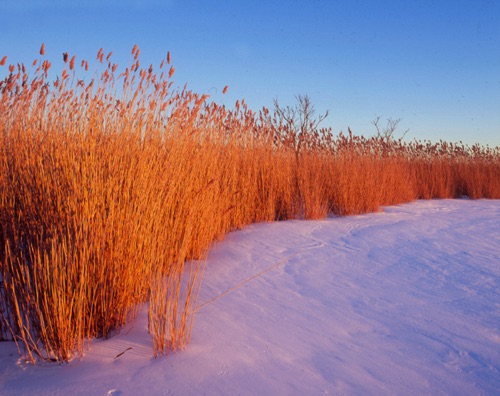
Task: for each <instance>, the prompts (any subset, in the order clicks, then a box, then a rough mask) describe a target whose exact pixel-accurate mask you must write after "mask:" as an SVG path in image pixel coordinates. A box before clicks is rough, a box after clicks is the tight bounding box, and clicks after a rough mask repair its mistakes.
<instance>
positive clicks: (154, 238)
mask: <svg viewBox="0 0 500 396" xmlns="http://www.w3.org/2000/svg"><path fill="white" fill-rule="evenodd" d="M139 54H140V50H139V48H138V47H137V46H135V47H134V48H133V50H132V66H130V67H128V68H125V69H124V70H122V71H118V65H116V64H114V63H113V62H112V55H111V53H110V54H107V56H105V54H104V51H103V50H100V51H99V52H98V54H97V62H96V64H97V66H96V67H97V68H98V72H97V73H92V74H89V72H88V69H89V63H88V62H87V61H85V60H82V61H79V62H77V61H76V57H75V56H71V55H69V54H67V53H65V54H63V57H62V61H61V62H62V64H63V66H64V68H63V70H62V72H61V73H60V75H58V76H57V77H56V78H55V79H54V78H52V79H51V78H50V69H51V63H50V62H49V61H48V60H46V59H44V46H42V48H41V50H40V58H38V59H37V60H35V61H34V62H33V64H32V66H31V67H29V68H27V67H25V65H22V64H19V65H9V66H7V65H6V59H7V58H6V57H4V58H2V59H1V60H0V66H2V69H3V70H4V71H6V73H5V75H6V77H5V78H4V79H3V80H2V81H0V94H1V97H0V131H1V132H0V221H1V226H0V338H1V339H11V340H14V341H15V342H16V343H17V345H18V348H19V350H20V353H22V354H23V355H24V356H25V357H26V359H27V360H30V361H32V362H36V361H37V360H44V361H56V362H66V361H69V360H70V359H72V358H73V357H75V356H79V355H81V354H83V352H84V349H85V343H86V341H87V340H89V339H92V338H94V337H109V336H110V335H112V334H113V332H115V331H117V330H119V329H120V328H121V327H122V326H123V325H124V324H125V323H127V322H128V321H129V320H131V319H133V318H134V316H135V313H136V310H137V307H138V306H139V305H140V304H141V303H145V302H148V303H149V311H148V312H149V331H150V333H151V336H152V344H153V354H154V356H158V355H162V354H165V353H168V352H169V351H174V350H178V349H182V348H184V347H185V345H186V344H187V343H188V342H189V336H190V331H191V326H192V314H191V313H192V306H193V302H194V301H195V299H196V295H197V290H198V288H199V285H200V280H201V274H202V268H203V265H202V262H203V258H204V257H205V254H206V252H207V249H208V248H209V247H210V245H211V244H212V243H213V242H214V241H217V240H221V239H223V238H224V236H225V235H226V234H227V233H228V232H230V231H231V230H234V229H238V228H241V227H243V226H244V225H246V224H249V223H253V222H261V221H275V220H285V219H291V218H304V219H317V218H323V217H325V216H327V215H328V214H329V213H334V214H337V215H349V214H358V213H365V212H370V211H377V210H379V208H380V207H381V206H384V205H391V204H397V203H402V202H407V201H411V200H414V199H419V198H424V199H429V198H460V197H463V196H468V197H470V198H473V199H477V198H493V199H498V198H500V150H499V149H498V148H495V149H490V148H488V147H481V146H478V145H475V146H472V147H469V146H466V145H462V144H454V143H447V142H439V143H435V144H434V143H430V142H418V141H414V142H404V141H402V139H400V140H396V139H393V138H392V136H381V135H378V136H376V137H372V138H365V137H362V136H355V135H353V134H352V133H351V132H350V131H349V134H348V135H344V134H342V133H340V134H339V135H337V136H334V135H333V134H332V132H331V130H330V129H320V128H319V126H318V124H319V123H317V122H314V121H313V122H309V120H307V121H308V122H306V123H304V119H303V118H301V117H300V109H298V110H299V112H298V113H295V114H293V113H288V115H293V117H284V114H285V113H283V111H281V110H282V109H280V108H279V107H277V108H276V109H275V110H274V112H273V111H269V110H268V109H265V108H264V109H262V110H260V111H258V112H254V111H252V110H250V109H249V108H248V106H247V105H246V104H245V103H244V101H241V102H239V101H238V102H237V103H236V104H235V106H234V108H233V109H231V110H230V109H227V108H225V107H224V106H219V105H217V104H215V103H212V102H209V101H208V97H207V96H206V95H200V94H196V93H194V92H192V91H189V90H187V89H186V88H184V89H178V88H175V87H173V83H172V77H173V74H174V71H175V69H174V68H173V67H172V65H171V64H170V63H171V62H170V54H168V55H167V57H166V59H165V61H164V62H162V64H161V65H159V67H158V68H156V67H154V66H153V65H151V66H149V67H146V68H141V67H140V61H139ZM2 69H0V70H2ZM225 91H227V87H226V88H225V89H224V92H225ZM302 110H304V108H302ZM305 110H307V109H305Z"/></svg>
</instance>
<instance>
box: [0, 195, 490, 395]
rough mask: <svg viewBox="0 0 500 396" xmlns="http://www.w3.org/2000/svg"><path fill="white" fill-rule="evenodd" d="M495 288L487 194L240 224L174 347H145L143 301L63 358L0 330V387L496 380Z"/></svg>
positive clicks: (423, 389) (7, 391) (389, 390)
mask: <svg viewBox="0 0 500 396" xmlns="http://www.w3.org/2000/svg"><path fill="white" fill-rule="evenodd" d="M269 268H271V269H269ZM268 269H269V270H268ZM266 270H267V271H266ZM257 274H260V275H259V276H256V277H255V275H257ZM252 277H254V278H253V279H251V278H252ZM248 279H251V280H249V281H247V282H245V281H246V280H248ZM238 285H239V286H238ZM232 288H234V289H233V290H232V291H230V292H229V293H226V294H224V295H223V296H221V297H220V298H217V297H218V296H220V295H221V294H223V293H224V292H226V291H227V290H230V289H232ZM499 291H500V201H498V200H479V201H471V200H432V201H417V202H413V203H409V204H404V205H400V206H394V207H387V208H384V210H383V211H382V212H379V213H373V214H366V215H361V216H353V217H342V218H328V219H325V220H320V221H285V222H279V223H266V224H254V225H251V226H248V227H246V228H244V229H243V230H240V231H236V232H233V233H231V234H229V235H228V236H227V237H226V239H225V240H224V241H223V242H221V243H219V244H218V245H217V246H214V248H213V249H212V250H211V252H210V254H209V257H208V260H207V263H206V269H205V275H204V279H203V284H202V288H201V292H200V297H199V300H198V302H197V306H199V309H197V310H196V313H195V323H194V328H193V335H192V339H191V343H190V344H189V345H188V347H187V348H186V350H184V351H181V352H176V353H172V354H170V355H168V356H167V357H163V358H158V359H153V358H152V346H151V338H150V336H149V335H148V333H147V317H146V310H145V309H144V308H143V309H142V310H141V311H140V313H139V316H138V318H137V319H136V320H135V321H134V322H133V323H131V324H129V325H127V326H126V327H125V328H124V329H122V331H121V332H120V333H119V334H117V335H116V336H114V337H112V338H111V339H109V340H93V341H92V342H91V343H90V345H89V348H88V350H87V351H86V353H85V356H84V357H83V358H82V359H76V360H74V361H72V362H70V363H69V364H64V365H54V364H39V365H37V366H32V365H29V364H26V363H24V362H23V360H22V359H21V358H19V355H18V354H17V350H16V348H15V346H14V345H13V343H12V342H3V343H1V344H0V394H1V395H109V396H111V395H115V396H116V395H321V394H333V395H353V394H354V395H357V394H359V395H364V394H371V395H387V394H391V395H428V394H432V395H482V394H484V395H495V394H500V294H499ZM214 298H216V299H215V300H214V301H212V302H209V301H211V300H212V299H214ZM206 302H209V303H208V304H206V305H203V304H205V303H206ZM202 305H203V306H202ZM122 352H124V353H122ZM120 354H121V355H120ZM118 355H119V356H118ZM117 356H118V357H117Z"/></svg>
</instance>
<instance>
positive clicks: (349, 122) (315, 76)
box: [0, 0, 500, 146]
mask: <svg viewBox="0 0 500 396" xmlns="http://www.w3.org/2000/svg"><path fill="white" fill-rule="evenodd" d="M0 15H2V18H1V23H0V58H1V57H3V56H4V55H7V56H8V59H7V63H8V64H10V63H17V62H23V63H25V64H27V65H28V64H31V62H32V61H33V60H34V59H35V58H38V57H39V54H38V51H39V48H40V45H41V43H42V42H43V43H45V47H46V57H47V58H48V59H49V60H51V61H52V63H53V64H54V65H55V64H57V63H60V64H61V66H62V55H61V54H62V53H63V52H69V53H70V54H71V55H76V56H77V59H87V60H89V61H90V60H95V56H96V54H97V52H98V51H99V49H100V48H104V51H105V53H108V52H110V51H112V52H113V57H112V59H113V61H114V62H115V63H118V64H119V65H120V67H123V68H124V67H126V66H129V65H130V64H131V63H132V61H131V54H130V51H131V49H132V47H133V46H134V45H135V44H137V45H139V47H140V49H141V58H140V59H141V65H143V66H144V65H149V64H153V65H159V64H160V62H161V61H162V60H163V59H164V58H165V56H166V54H167V51H170V52H171V54H172V63H173V65H174V66H175V68H176V73H175V75H174V82H175V84H176V85H178V86H183V85H184V84H186V83H187V84H188V87H189V88H190V89H192V90H193V91H195V92H198V93H200V94H202V93H208V94H210V95H211V99H212V100H215V101H216V102H218V103H222V104H224V105H226V106H227V107H233V106H234V103H235V102H236V100H237V99H245V101H246V102H247V103H248V104H249V106H250V107H251V108H252V109H253V110H259V109H260V108H262V106H266V107H269V108H272V107H273V101H274V99H277V100H278V102H279V103H280V104H281V105H283V106H286V105H294V104H295V102H296V99H295V97H296V96H297V95H305V94H306V95H308V96H309V97H310V98H311V101H312V103H313V104H314V105H315V107H316V110H317V114H318V115H319V114H322V113H324V112H325V111H327V110H328V111H329V116H328V118H327V119H326V120H325V121H324V122H323V124H322V125H323V126H330V127H332V129H333V131H334V132H335V133H337V132H339V131H341V130H342V131H344V132H345V131H347V128H348V127H350V128H351V129H352V131H353V132H354V133H356V134H363V135H365V136H370V135H373V134H375V128H374V126H373V125H372V122H373V121H374V120H375V118H376V117H380V118H381V120H382V121H384V120H386V119H388V118H391V119H400V120H401V121H400V127H399V130H398V131H399V135H398V133H396V135H397V136H400V135H402V134H403V133H404V131H406V130H408V132H407V134H406V136H405V138H406V139H407V140H412V139H419V140H420V139H430V140H432V141H439V140H440V139H443V140H447V141H453V142H458V141H463V142H464V143H467V144H473V143H476V142H477V143H480V144H483V145H486V144H488V145H490V146H500V0H470V1H463V0H454V1H451V0H450V1H448V0H440V1H438V0H418V1H416V0H415V1H414V0H407V1H401V0H399V1H397V0H384V1H376V0H373V1H370V0H365V1H361V0H349V1H348V0H344V1H337V0H288V1H277V0H265V1H247V0H240V1H234V0H199V1H194V0H184V1H180V0H166V1H161V0H151V1H148V0H143V1H140V0H87V1H83V0H82V1H71V0H15V1H11V0H0ZM91 68H92V65H91ZM5 73H7V68H6V67H4V68H1V69H0V78H2V77H4V76H5ZM225 85H229V91H228V93H227V94H226V95H224V96H223V95H222V93H221V91H222V89H223V88H224V86H225ZM384 122H385V121H384Z"/></svg>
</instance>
